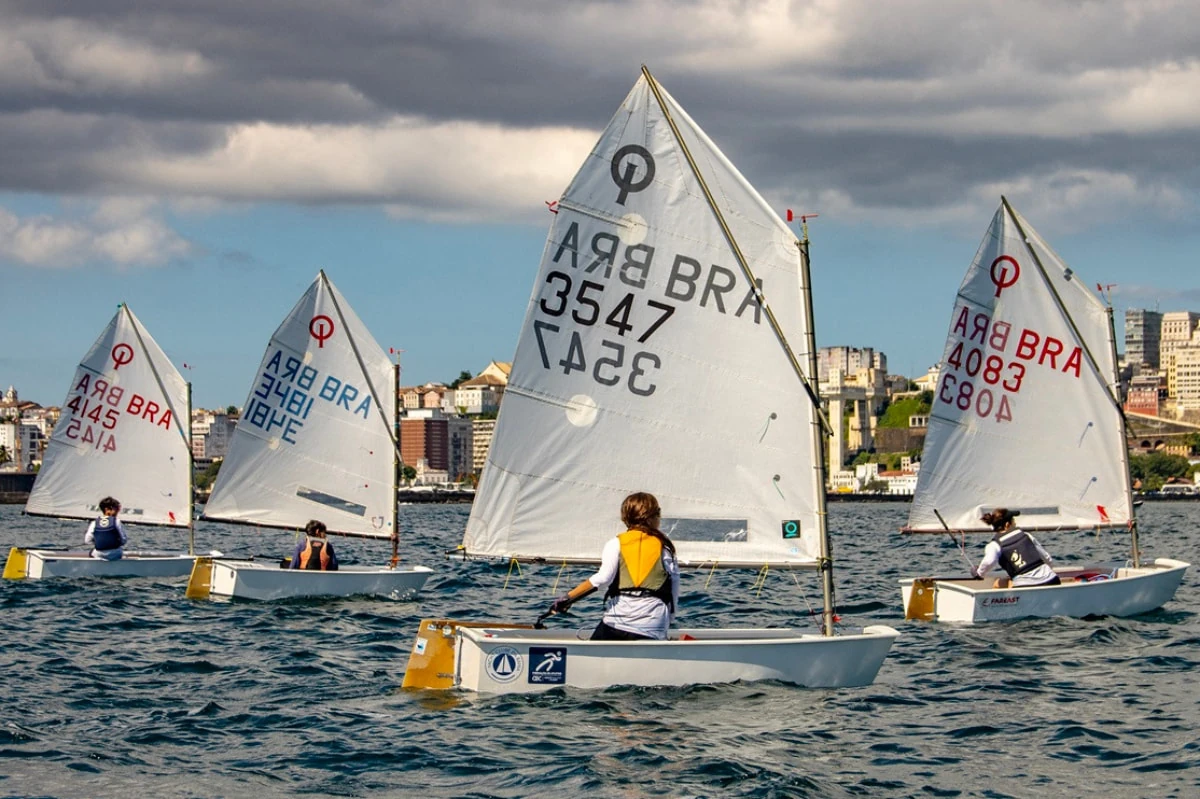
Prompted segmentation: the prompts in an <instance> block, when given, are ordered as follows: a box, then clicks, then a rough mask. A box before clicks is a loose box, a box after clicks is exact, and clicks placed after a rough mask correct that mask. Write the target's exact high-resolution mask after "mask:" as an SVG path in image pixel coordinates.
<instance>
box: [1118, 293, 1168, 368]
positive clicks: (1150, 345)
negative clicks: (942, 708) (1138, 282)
mask: <svg viewBox="0 0 1200 799" xmlns="http://www.w3.org/2000/svg"><path fill="white" fill-rule="evenodd" d="M1162 317H1163V315H1162V314H1161V313H1159V312H1158V311H1147V310H1143V309H1141V308H1130V309H1129V310H1127V311H1126V312H1125V362H1126V363H1128V364H1145V365H1147V366H1149V368H1150V369H1153V370H1157V369H1158V359H1159V346H1158V344H1159V340H1160V338H1161V336H1162Z"/></svg>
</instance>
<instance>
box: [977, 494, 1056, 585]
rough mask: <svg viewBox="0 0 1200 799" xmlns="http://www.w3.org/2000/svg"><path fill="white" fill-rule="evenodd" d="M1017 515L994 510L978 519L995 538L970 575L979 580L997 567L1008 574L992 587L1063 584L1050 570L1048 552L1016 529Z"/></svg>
mask: <svg viewBox="0 0 1200 799" xmlns="http://www.w3.org/2000/svg"><path fill="white" fill-rule="evenodd" d="M1019 513H1020V511H1011V510H1009V509H1008V508H996V509H995V510H993V511H991V512H989V513H985V514H983V516H982V517H980V521H982V522H983V523H984V524H990V525H991V526H992V529H993V530H995V531H996V536H995V538H993V539H992V540H991V541H989V542H988V543H987V546H986V547H984V550H983V561H981V562H980V564H979V568H977V569H971V576H972V577H974V578H976V579H982V578H983V575H985V574H987V573H988V572H989V571H991V570H992V569H993V568H995V567H996V565H997V564H999V566H1000V568H1002V569H1004V571H1006V572H1008V577H1007V578H1006V577H1000V578H999V579H997V580H996V582H995V584H994V587H996V588H1008V587H1009V586H1010V585H1011V586H1012V587H1013V588H1020V587H1022V586H1030V585H1058V584H1059V583H1061V582H1062V581H1061V580H1059V579H1058V575H1057V574H1055V573H1054V569H1052V568H1050V560H1051V558H1050V553H1048V552H1047V551H1046V550H1045V549H1043V548H1042V545H1041V544H1039V543H1038V541H1037V539H1036V538H1034V537H1033V536H1032V535H1030V534H1029V533H1027V532H1025V531H1024V530H1022V529H1021V528H1019V527H1017V525H1016V522H1015V521H1014V520H1013V517H1015V516H1017V515H1018V514H1019Z"/></svg>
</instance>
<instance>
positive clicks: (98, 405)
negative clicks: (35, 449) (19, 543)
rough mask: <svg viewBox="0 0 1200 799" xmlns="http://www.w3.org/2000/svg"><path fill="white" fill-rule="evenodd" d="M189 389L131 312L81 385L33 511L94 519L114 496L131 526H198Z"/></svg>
mask: <svg viewBox="0 0 1200 799" xmlns="http://www.w3.org/2000/svg"><path fill="white" fill-rule="evenodd" d="M191 425H192V421H191V410H190V408H189V405H188V386H187V382H186V381H185V380H184V379H183V377H182V376H181V375H180V374H179V372H178V370H176V369H175V367H174V366H173V365H172V364H171V361H170V360H169V359H168V358H167V356H166V355H165V354H164V353H163V351H162V350H161V349H159V346H158V344H157V343H156V342H155V341H154V339H153V338H151V337H150V334H149V333H147V332H146V328H144V327H143V326H142V323H141V322H139V321H138V319H137V317H135V316H134V315H133V312H132V311H131V310H129V306H127V305H122V306H121V307H120V308H118V309H117V313H116V315H115V316H113V318H112V321H111V322H109V323H108V326H107V327H106V328H105V329H104V332H103V333H101V334H100V338H99V339H97V340H96V343H95V344H93V345H92V348H91V349H90V350H88V353H87V355H85V356H84V358H83V361H82V362H80V364H79V368H78V369H76V370H75V377H74V378H73V379H72V381H71V387H70V390H69V391H68V393H67V398H66V400H64V401H63V407H62V416H61V417H60V418H59V420H58V423H57V424H56V425H55V426H54V432H53V434H52V435H51V436H50V441H49V443H48V444H47V446H46V453H45V457H44V458H43V459H42V468H41V470H40V471H39V472H38V475H37V480H36V481H35V482H34V484H33V490H32V491H31V492H30V494H29V501H28V502H27V503H26V505H25V511H26V512H27V513H31V514H37V515H47V516H61V517H65V518H71V519H92V518H95V517H96V516H98V515H99V514H100V511H99V507H98V503H99V501H100V500H101V499H102V498H104V497H105V496H113V497H115V498H116V499H117V500H118V501H119V502H120V503H121V505H122V508H121V518H122V519H123V520H124V521H125V522H140V523H147V524H162V525H168V526H176V527H187V526H189V525H190V524H191V502H192V497H191V491H192V466H191V464H192V461H191V440H190V431H191Z"/></svg>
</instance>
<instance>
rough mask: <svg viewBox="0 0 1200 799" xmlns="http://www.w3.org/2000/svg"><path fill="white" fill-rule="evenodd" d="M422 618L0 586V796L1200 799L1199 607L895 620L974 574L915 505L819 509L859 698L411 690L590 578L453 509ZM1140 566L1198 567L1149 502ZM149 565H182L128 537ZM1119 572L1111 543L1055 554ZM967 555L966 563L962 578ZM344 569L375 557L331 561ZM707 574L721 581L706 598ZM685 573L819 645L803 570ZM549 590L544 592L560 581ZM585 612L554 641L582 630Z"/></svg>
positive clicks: (360, 607) (725, 608) (727, 615)
mask: <svg viewBox="0 0 1200 799" xmlns="http://www.w3.org/2000/svg"><path fill="white" fill-rule="evenodd" d="M402 510H403V519H402V523H401V524H402V528H404V529H408V530H411V531H412V533H411V534H409V535H408V536H407V537H406V540H405V542H404V546H403V554H404V556H405V558H406V559H407V561H408V562H409V563H420V564H425V565H430V566H433V567H434V568H435V569H436V570H437V573H436V575H435V576H434V577H433V578H432V579H431V580H430V581H429V583H428V585H427V587H426V590H425V592H424V593H423V595H422V596H421V598H420V599H419V601H415V602H393V601H385V600H373V599H353V600H335V601H301V602H286V603H251V602H207V601H206V602H193V601H189V600H187V599H185V598H184V596H183V590H184V585H183V581H182V580H179V581H160V580H91V581H87V580H58V581H55V580H46V581H22V582H8V581H5V582H3V583H0V613H2V616H0V618H2V620H3V625H4V629H5V631H6V635H5V636H4V643H3V645H2V648H0V665H2V666H3V683H2V686H3V687H2V688H0V691H2V696H3V703H2V705H0V707H2V712H0V795H4V796H62V797H73V796H163V797H174V796H181V797H182V796H188V797H191V796H204V797H240V796H251V795H253V796H255V797H259V798H265V797H271V796H292V795H297V794H307V795H314V796H371V797H384V796H419V797H458V796H465V797H492V796H496V797H524V796H544V797H563V796H583V795H586V796H589V797H591V796H603V797H608V796H612V797H640V796H651V795H657V796H745V797H801V796H805V797H807V796H813V797H816V796H934V797H940V796H947V797H957V796H962V797H966V796H980V797H1001V796H1011V797H1037V796H1056V797H1057V796H1062V795H1076V794H1086V795H1091V796H1104V797H1127V796H1128V797H1150V796H1153V797H1194V796H1197V795H1200V741H1198V739H1200V694H1198V693H1197V692H1196V690H1195V680H1196V678H1195V670H1196V667H1197V665H1198V662H1200V620H1198V615H1197V614H1198V612H1200V595H1198V592H1197V589H1196V583H1197V580H1196V575H1195V573H1194V572H1189V573H1188V575H1187V576H1186V577H1185V578H1184V584H1183V586H1182V587H1181V588H1180V590H1179V593H1178V594H1177V595H1176V597H1175V599H1174V601H1173V602H1171V603H1170V604H1169V605H1168V606H1167V607H1165V608H1163V609H1162V610H1159V611H1156V612H1154V613H1150V614H1147V615H1145V616H1141V617H1138V618H1133V619H1111V618H1105V619H1093V620H1077V619H1051V620H1032V621H1022V622H1014V623H1007V624H992V625H980V626H976V627H965V626H951V625H939V624H918V623H914V622H906V621H904V618H903V611H902V608H901V607H900V599H899V589H898V587H897V585H896V580H897V579H898V578H899V577H901V576H914V575H917V574H922V573H944V572H946V571H947V570H957V569H965V565H964V564H963V561H962V559H961V557H960V555H959V552H958V549H957V547H956V546H954V545H952V544H951V543H950V542H949V540H948V539H946V538H945V537H924V536H922V537H911V538H901V537H900V536H899V535H897V534H896V533H895V532H894V531H895V530H896V529H898V528H899V527H900V526H901V524H902V523H903V522H904V520H905V519H906V517H907V513H908V506H907V504H904V503H894V504H893V503H885V504H857V503H844V504H833V505H831V507H830V517H831V523H830V524H831V529H832V530H833V533H834V536H835V539H834V546H835V556H836V557H837V559H838V571H837V574H836V579H837V589H838V601H839V606H840V611H841V616H842V623H843V625H845V626H846V627H853V628H858V627H861V626H862V625H864V624H871V623H885V624H890V625H892V626H894V627H897V628H898V629H899V630H900V631H901V637H900V638H899V640H898V641H897V642H896V645H895V646H894V647H893V649H892V654H891V655H889V657H888V658H887V660H886V661H885V662H884V665H883V668H882V670H881V671H880V673H879V677H878V679H877V680H876V682H875V684H874V685H872V686H869V687H866V688H857V689H843V690H834V691H812V690H802V689H797V688H793V687H790V686H787V685H782V684H775V683H756V684H751V685H740V684H737V685H715V686H697V687H691V688H672V689H633V688H614V689H611V690H606V691H574V690H571V691H566V692H564V691H555V692H551V693H547V694H543V695H540V696H526V697H515V698H505V697H486V696H476V695H446V694H442V695H433V694H422V693H410V692H405V691H402V690H400V688H399V685H400V681H401V678H402V675H403V670H404V666H405V662H406V659H407V655H408V650H409V647H410V646H411V643H412V639H413V636H414V633H415V631H416V628H417V623H418V621H419V620H420V619H421V618H423V617H426V616H450V617H465V618H472V619H479V618H494V619H504V620H512V621H532V620H533V619H534V618H535V617H536V615H537V614H538V613H540V612H541V611H542V610H543V609H545V607H546V606H547V605H548V604H549V602H550V600H551V599H552V597H553V596H554V595H555V593H556V592H561V591H563V590H565V588H566V587H567V586H570V585H574V584H575V583H577V582H578V581H579V580H580V579H582V578H583V577H584V576H586V574H587V571H586V570H584V569H580V568H576V569H575V570H574V571H573V572H571V573H569V574H565V575H561V576H560V574H559V572H558V569H556V568H553V567H533V568H530V567H524V568H523V569H522V570H521V572H520V573H519V574H518V573H517V572H516V571H513V572H512V573H511V574H510V573H509V571H508V569H507V568H506V567H497V566H493V565H487V564H484V563H468V564H456V563H448V562H446V561H445V560H444V557H443V553H444V551H445V550H447V549H449V548H451V547H453V546H454V545H455V544H457V543H458V541H459V538H460V536H461V532H462V529H463V526H464V525H465V522H466V517H467V513H468V508H467V507H466V506H408V507H405V508H402ZM1141 516H1142V528H1143V536H1142V540H1143V544H1144V549H1145V550H1146V552H1147V554H1148V555H1149V556H1151V557H1154V556H1168V557H1176V558H1181V559H1184V560H1188V561H1191V562H1195V561H1196V548H1197V547H1196V545H1197V542H1200V503H1161V504H1147V505H1145V506H1144V507H1143V510H1142V514H1141ZM132 533H133V536H134V539H135V542H136V543H137V544H138V545H140V546H141V547H142V548H178V547H179V546H181V544H180V542H179V539H178V538H177V537H173V536H172V534H170V533H168V532H165V531H154V530H150V529H145V528H133V530H132ZM82 536H83V525H82V524H78V523H72V522H60V521H56V520H50V519H33V518H29V517H24V516H22V515H21V514H20V508H18V507H13V506H0V546H2V547H3V549H4V551H5V552H7V549H8V547H9V546H11V545H12V544H15V543H20V544H24V545H39V544H40V545H50V546H65V545H67V544H68V543H71V542H74V541H76V540H82ZM196 536H197V548H198V549H203V550H207V549H209V548H213V547H215V548H219V549H221V550H223V551H224V552H225V553H226V554H229V555H249V554H260V555H263V556H266V557H272V558H274V557H278V556H280V555H282V554H284V553H285V551H287V550H289V549H290V548H291V545H292V541H293V539H292V537H291V535H290V534H287V533H278V532H267V533H259V532H256V531H255V530H253V529H250V528H243V527H232V526H225V525H219V524H210V523H206V522H200V523H198V525H197V530H196ZM1042 540H1043V542H1044V543H1046V544H1047V545H1048V548H1049V549H1050V551H1051V553H1052V554H1054V555H1055V556H1056V557H1057V558H1060V559H1062V560H1072V559H1079V560H1086V559H1097V558H1099V559H1116V558H1119V557H1121V556H1122V554H1123V553H1124V552H1125V541H1126V539H1125V538H1124V537H1122V536H1118V535H1116V534H1112V533H1105V534H1102V535H1101V536H1099V537H1097V536H1096V535H1095V534H1094V533H1070V534H1062V535H1057V536H1043V539H1042ZM983 543H984V542H983V540H982V539H977V540H974V541H971V542H969V545H970V546H971V548H972V550H973V551H971V553H970V554H971V556H972V557H973V558H974V559H975V560H978V558H979V555H980V552H981V550H982V545H983ZM337 546H338V552H339V555H340V556H341V557H342V559H343V560H345V561H350V562H353V561H358V562H372V563H378V562H382V561H383V560H384V559H385V558H386V557H387V555H388V554H389V552H387V551H386V550H387V549H388V547H387V546H386V544H384V545H378V544H375V543H374V542H367V541H358V540H339V541H338V542H337ZM710 578H711V579H710ZM754 580H755V575H753V574H744V573H738V572H718V573H716V574H714V575H711V576H710V575H709V574H708V573H707V572H689V573H686V574H685V576H684V583H683V600H682V603H681V604H682V607H681V610H680V617H679V620H680V622H681V623H684V624H686V625H688V626H700V627H704V626H714V627H715V626H747V625H776V626H781V625H787V624H792V625H811V626H814V628H815V625H814V623H813V621H812V620H811V617H809V615H808V608H809V607H810V606H811V607H818V606H819V605H820V590H819V586H818V584H817V581H816V580H815V579H814V578H813V576H812V575H811V574H806V573H799V574H796V575H793V574H790V573H787V572H784V571H776V572H771V573H770V574H769V575H768V578H767V581H766V585H765V587H764V588H763V589H762V591H761V593H760V592H759V591H758V590H757V589H756V588H755V586H754ZM556 581H558V582H557V584H556ZM599 609H600V602H599V601H598V600H597V599H595V598H593V599H590V600H586V601H584V602H582V603H580V604H579V605H577V606H576V611H575V613H574V615H573V616H572V617H570V621H569V622H568V623H569V624H573V625H575V626H578V627H581V628H582V627H589V628H590V627H591V626H592V625H594V622H595V619H596V617H597V615H598V613H599Z"/></svg>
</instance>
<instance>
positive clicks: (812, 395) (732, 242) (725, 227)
mask: <svg viewBox="0 0 1200 799" xmlns="http://www.w3.org/2000/svg"><path fill="white" fill-rule="evenodd" d="M642 74H643V75H644V76H645V77H646V83H647V84H648V85H649V86H650V91H651V92H653V93H654V99H655V100H656V101H657V102H658V107H659V108H660V109H661V110H662V114H663V118H664V119H665V120H666V121H667V124H668V125H669V126H670V128H671V133H672V134H673V135H674V136H675V141H676V142H677V143H678V144H679V149H680V151H681V152H682V153H683V156H684V158H686V159H687V162H688V166H689V167H691V170H692V175H693V176H695V178H696V182H697V183H699V184H700V190H701V191H703V192H704V199H705V200H706V201H707V202H708V207H709V208H710V209H711V210H712V212H713V216H714V217H715V218H716V220H717V224H718V225H719V226H720V227H721V233H722V234H723V235H724V236H725V241H726V242H727V243H728V244H729V247H730V249H731V250H732V251H733V256H734V259H735V260H737V262H738V266H739V267H740V268H741V270H742V274H743V275H745V277H746V279H747V280H748V281H750V286H751V287H752V289H753V291H754V296H755V297H756V298H757V300H758V303H759V305H760V306H762V309H763V311H764V312H765V313H766V316H767V321H768V322H770V323H771V330H772V331H773V332H774V333H775V337H776V338H777V339H778V340H779V343H780V345H781V346H782V347H783V351H784V353H785V354H786V355H787V359H788V363H790V364H791V365H792V369H793V370H794V371H795V373H796V377H798V378H800V383H801V384H802V385H803V386H804V391H805V392H806V393H807V394H808V398H809V400H810V401H811V402H812V404H813V408H814V410H815V411H816V414H817V418H818V419H820V420H821V423H822V424H823V425H824V427H825V429H826V430H827V431H829V432H830V433H832V432H833V428H832V427H831V426H830V424H829V420H828V419H826V418H825V413H824V411H822V410H821V397H820V396H819V395H818V393H817V390H816V388H815V387H814V386H813V385H812V383H811V382H809V379H808V378H807V377H806V376H805V374H804V369H803V368H802V367H801V366H800V359H799V358H797V357H796V352H795V350H793V349H792V347H791V345H790V344H788V340H787V337H786V336H785V335H784V334H783V328H782V327H780V325H779V320H778V319H776V318H775V312H774V311H772V310H771V306H770V305H768V304H767V298H766V296H765V295H764V294H763V291H762V288H760V286H759V282H758V279H757V278H756V277H755V276H754V272H753V271H752V270H751V269H750V262H749V261H747V260H746V256H745V255H744V254H743V253H742V248H741V247H740V246H739V245H738V243H737V239H735V238H734V237H733V232H732V231H731V230H730V229H729V224H728V223H727V222H726V221H725V215H724V214H723V213H721V208H720V206H718V205H717V201H716V200H715V199H714V198H713V195H712V191H711V190H710V189H709V188H708V182H707V181H706V180H705V179H704V175H703V174H702V173H701V172H700V167H699V166H698V165H697V164H696V159H695V158H693V157H692V151H691V150H690V149H689V148H688V146H687V142H686V141H684V138H683V135H682V134H680V132H679V126H678V125H676V124H675V117H674V116H672V114H671V109H670V108H668V107H667V104H666V102H665V101H664V100H663V97H662V92H661V91H659V87H658V81H656V80H655V79H654V76H653V75H651V74H650V70H649V69H648V68H647V67H646V65H645V64H643V65H642ZM810 327H811V324H810ZM822 490H824V489H822Z"/></svg>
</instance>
